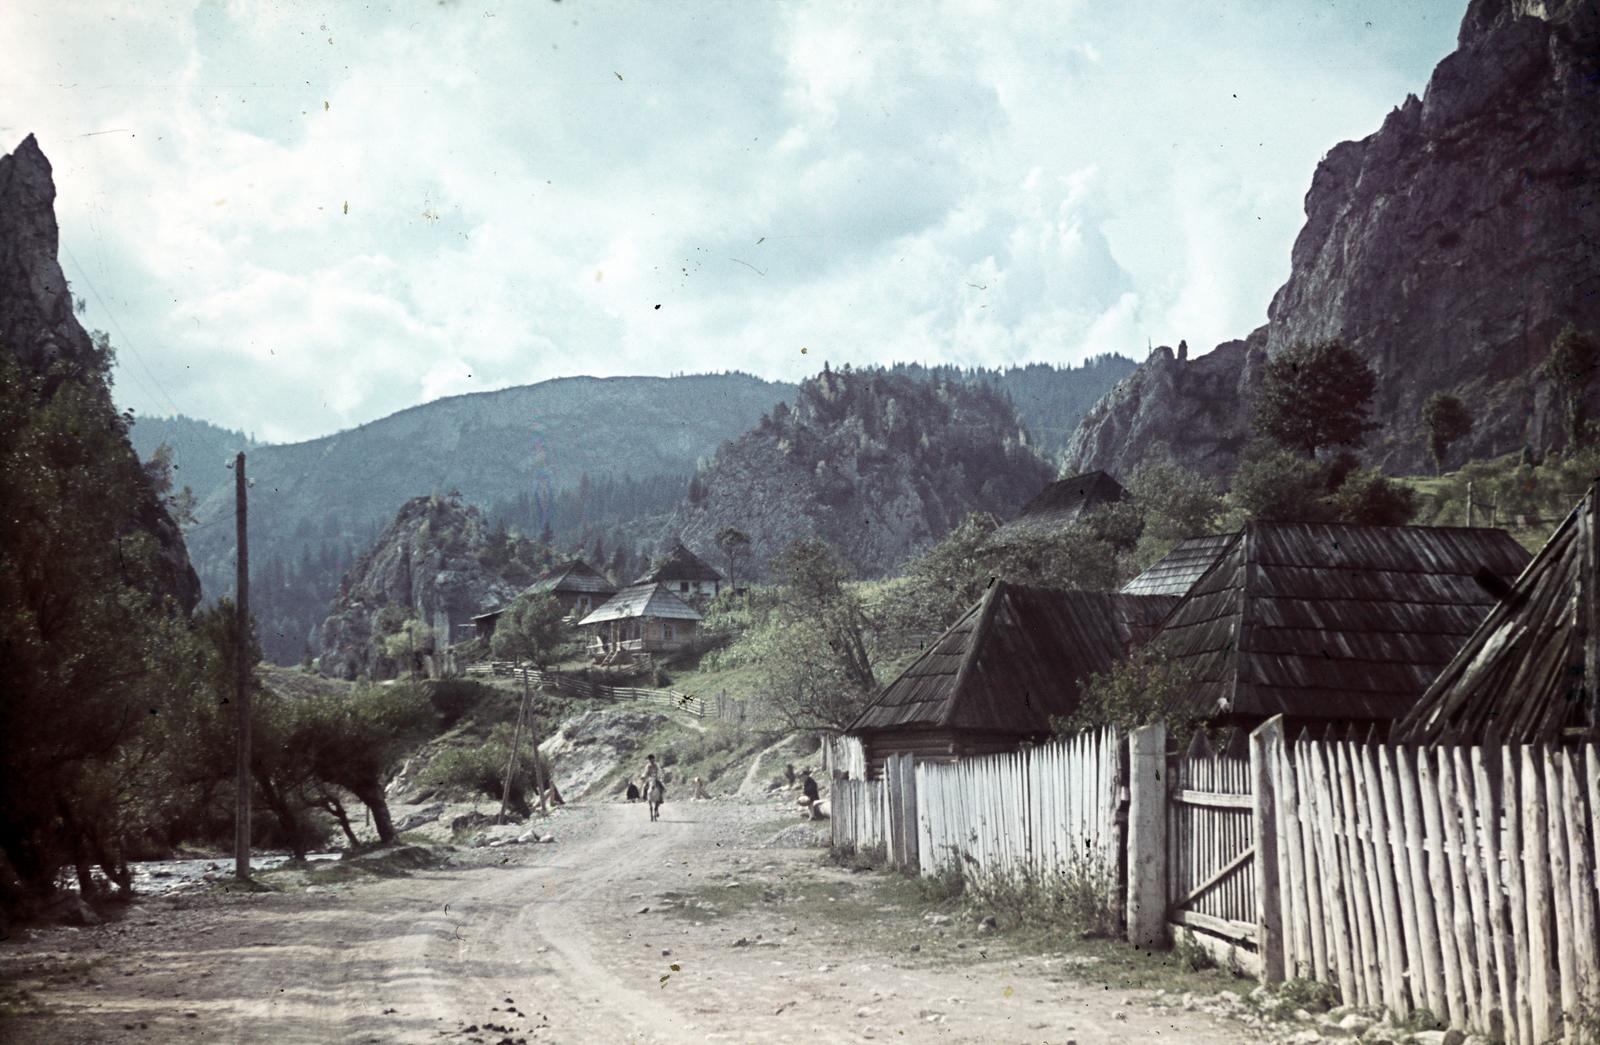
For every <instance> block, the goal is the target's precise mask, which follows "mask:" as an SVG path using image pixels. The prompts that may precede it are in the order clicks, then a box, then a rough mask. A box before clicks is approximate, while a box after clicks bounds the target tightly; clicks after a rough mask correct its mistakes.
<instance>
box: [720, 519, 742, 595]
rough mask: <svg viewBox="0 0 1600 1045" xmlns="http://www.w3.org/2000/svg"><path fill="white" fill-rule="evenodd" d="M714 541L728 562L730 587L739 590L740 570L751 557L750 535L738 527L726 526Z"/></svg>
mask: <svg viewBox="0 0 1600 1045" xmlns="http://www.w3.org/2000/svg"><path fill="white" fill-rule="evenodd" d="M713 540H714V541H715V543H716V545H717V547H718V548H720V549H721V550H722V554H723V556H724V557H725V558H726V559H727V562H728V587H730V588H737V587H738V586H739V585H738V580H737V578H738V576H739V568H740V567H741V566H742V565H743V564H744V561H745V560H746V559H748V558H749V557H750V535H749V534H748V533H745V532H744V531H743V530H741V529H739V528H738V527H737V526H724V527H723V528H722V529H720V530H718V531H717V535H716V537H714V538H713Z"/></svg>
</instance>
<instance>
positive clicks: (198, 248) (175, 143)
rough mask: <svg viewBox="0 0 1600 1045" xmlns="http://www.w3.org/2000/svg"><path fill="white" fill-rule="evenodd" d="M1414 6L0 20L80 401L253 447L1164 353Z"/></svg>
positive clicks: (5, 88) (1397, 71)
mask: <svg viewBox="0 0 1600 1045" xmlns="http://www.w3.org/2000/svg"><path fill="white" fill-rule="evenodd" d="M1464 7H1465V5H1464V3H1456V2H1447V0H1338V2H1329V0H1250V2H1237V0H1214V2H1211V3H1205V4H1196V3H1193V2H1192V0H1190V2H1179V0H1139V2H1136V3H1132V4H1129V3H1112V2H1108V0H1049V2H1044V3H1030V2H1028V0H995V2H989V0H948V2H945V0H917V2H877V3H843V2H829V3H823V2H806V0H797V2H771V0H736V2H721V0H655V2H648V3H647V2H644V0H629V2H588V0H559V2H557V0H525V2H521V3H516V4H505V3H481V2H468V0H443V2H426V3H424V2H417V3H406V4H399V5H394V6H384V5H377V4H357V3H354V2H348V3H337V4H311V3H294V2H261V0H253V2H248V3H246V2H202V3H161V2H151V0H140V2H137V3H135V2H127V3H102V2H89V0H78V2H73V3H65V4H63V3H60V2H59V0H11V2H10V3H7V4H4V5H0V47H3V53H4V54H5V55H6V64H5V66H4V67H0V151H6V152H9V151H10V150H11V149H12V148H14V147H15V145H16V144H17V143H18V142H20V141H21V140H22V139H23V137H25V136H26V135H27V134H29V133H34V134H36V135H37V137H38V140H39V143H40V145H41V146H42V147H43V149H44V151H45V153H46V155H47V156H49V157H50V159H51V161H52V164H53V165H54V168H55V177H56V184H57V190H58V194H59V196H58V200H57V215H58V218H59V220H60V224H61V231H62V257H61V263H62V267H63V269H64V270H65V271H66V274H67V278H68V280H69V281H70V282H71V284H72V286H73V290H74V293H75V294H76V295H78V296H79V297H81V298H82V299H83V301H84V313H83V319H84V322H85V325H86V326H88V327H89V328H91V329H98V330H104V331H106V332H107V333H109V334H110V336H111V340H112V342H113V343H114V344H115V345H116V346H117V349H118V364H117V370H116V395H117V398H118V400H119V402H120V403H121V404H122V405H123V406H127V407H132V408H133V409H134V410H135V411H136V412H138V413H140V414H143V415H152V416H159V415H167V414H173V413H183V414H187V415H189V416H192V417H199V418H204V419H206V420H209V421H212V422H215V423H217V424H221V425H224V426H226V427H230V428H237V429H242V430H244V431H247V432H249V433H251V434H253V435H254V436H256V437H257V438H259V439H264V440H268V441H274V442H281V441H292V440H299V439H306V438H311V437H315V436H319V435H324V434H327V433H330V432H333V431H337V430H340V429H344V428H348V427H351V426H353V425H357V424H361V423H364V422H367V421H371V420H375V419H377V418H379V417H382V416H385V415H387V414H389V413H392V412H394V411H396V410H399V409H403V408H405V407H408V406H412V405H415V404H417V403H420V402H425V401H428V400H432V399H436V398H439V397H441V396H447V395H454V394H458V393H463V392H474V391H485V390H489V389H495V388H504V387H507V386H511V385H518V384H526V383H530V382H534V381H541V380H545V379H548V378H554V377H562V376H569V375H576V374H592V375H597V376H613V375H622V374H663V375H664V374H672V373H695V372H706V371H724V370H743V371H747V372H752V373H756V374H760V375H762V376H765V377H769V378H774V379H780V380H788V381H794V380H798V379H800V378H802V377H804V376H806V375H808V374H810V373H814V372H815V371H817V370H819V369H820V368H821V365H822V362H823V361H824V360H827V361H829V362H831V363H832V364H833V365H835V366H838V365H840V364H843V363H851V364H854V365H857V366H860V365H866V364H873V363H889V362H894V361H912V360H915V361H921V362H928V363H935V362H942V363H955V364H960V365H963V366H988V367H996V366H1011V365H1020V364H1025V363H1031V362H1049V363H1057V364H1067V363H1076V362H1078V361H1080V360H1082V359H1084V358H1086V357H1089V356H1093V355H1097V354H1100V353H1104V352H1117V353H1121V354H1123V355H1127V356H1130V357H1132V358H1135V359H1138V358H1142V357H1143V355H1144V354H1145V352H1146V350H1147V346H1148V345H1150V344H1152V343H1153V344H1156V345H1160V344H1172V345H1175V344H1176V343H1177V342H1178V340H1179V339H1180V338H1181V339H1186V340H1187V341H1188V342H1189V345H1190V348H1191V352H1193V353H1196V354H1198V353H1201V352H1204V351H1206V350H1209V349H1210V348H1211V347H1212V346H1214V345H1216V344H1218V343H1220V342H1222V341H1225V340H1229V339H1231V338H1236V337H1243V336H1244V335H1246V334H1248V333H1249V332H1250V331H1251V330H1253V329H1254V328H1255V327H1257V326H1259V325H1260V324H1261V323H1263V322H1264V321H1265V319H1266V309H1267V304H1268V302H1269V301H1270V300H1271V297H1272V293H1273V291H1274V290H1276V288H1277V287H1278V286H1279V285H1280V284H1281V283H1282V282H1283V280H1284V279H1285V277H1286V276H1287V274H1288V271H1289V252H1290V247H1291V246H1292V244H1293V242H1294V237H1295V235H1296V233H1297V232H1298V231H1299V228H1300V226H1301V224H1302V221H1303V217H1304V211H1303V201H1304V196H1305V192H1306V189H1307V188H1308V187H1309V185H1310V182H1311V175H1312V172H1313V171H1314V169H1315V167H1316V164H1317V162H1318V160H1319V159H1320V158H1321V157H1322V156H1323V154H1325V153H1326V152H1327V150H1328V149H1329V148H1331V147H1332V146H1333V145H1334V144H1336V143H1337V142H1339V141H1342V140H1345V139H1350V138H1360V137H1364V136H1365V135H1367V134H1369V133H1371V132H1373V131H1375V130H1376V129H1377V128H1378V125H1379V124H1380V123H1381V121H1382V119H1383V117H1384V116H1385V115H1386V114H1387V113H1388V112H1389V111H1390V110H1391V109H1392V108H1394V107H1395V106H1396V105H1398V104H1400V103H1401V102H1402V101H1403V100H1404V98H1405V96H1406V94H1407V93H1408V92H1409V93H1415V94H1419V95H1420V94H1421V93H1422V91H1423V90H1424V88H1425V87H1426V84H1427V80H1428V76H1429V74H1430V72H1431V71H1432V68H1433V66H1434V65H1435V64H1436V63H1437V62H1438V60H1439V59H1440V58H1442V57H1444V55H1446V54H1447V53H1449V52H1450V51H1451V50H1452V49H1453V47H1454V40H1455V32H1456V28H1457V26H1458V24H1459V21H1460V18H1461V14H1462V12H1463V10H1464Z"/></svg>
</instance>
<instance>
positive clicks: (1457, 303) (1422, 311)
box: [1069, 0, 1600, 472]
mask: <svg viewBox="0 0 1600 1045" xmlns="http://www.w3.org/2000/svg"><path fill="white" fill-rule="evenodd" d="M1597 41H1600V12H1597V9H1595V8H1594V7H1593V5H1592V4H1586V3H1583V2H1580V0H1564V2H1563V0H1552V2H1537V0H1473V3H1472V4H1471V5H1470V6H1469V8H1468V10H1467V14H1466V17H1465V18H1464V19H1463V22H1462V26H1461V32H1460V37H1459V46H1458V48H1457V50H1456V51H1455V52H1454V53H1453V54H1451V55H1450V56H1449V57H1447V58H1445V59H1444V60H1443V61H1442V62H1440V63H1439V65H1438V67H1437V68H1436V69H1435V70H1434V73H1433V76H1432V79H1431V80H1430V82H1429V84H1428V88H1427V91H1426V93H1425V94H1424V96H1423V98H1422V99H1420V100H1419V99H1417V98H1415V97H1408V98H1407V99H1406V100H1405V101H1404V103H1403V104H1402V105H1400V106H1399V107H1398V108H1396V109H1395V110H1394V111H1393V112H1391V113H1390V114H1389V116H1388V118H1387V119H1386V120H1385V121H1384V122H1383V125H1382V127H1380V128H1379V129H1378V131H1376V132H1375V133H1374V134H1372V135H1369V136H1368V137H1366V138H1364V139H1362V140H1361V141H1357V142H1344V143H1341V144H1339V145H1337V146H1335V147H1334V148H1333V149H1332V150H1330V151H1329V153H1328V154H1327V156H1326V157H1324V159H1323V160H1322V162H1321V163H1320V164H1319V165H1318V167H1317V170H1316V173H1315V175H1314V176H1313V178H1312V182H1311V188H1310V191H1309V192H1308V193H1307V194H1306V224H1305V226H1304V227H1303V228H1302V230H1301V232H1300V234H1299V237H1298V238H1297V239H1296V241H1295V244H1294V249H1293V255H1292V266H1291V271H1290V276H1289V280H1288V282H1287V283H1285V284H1284V285H1283V287H1282V288H1281V289H1280V290H1279V291H1278V292H1277V294H1276V295H1275V296H1274V298H1273V300H1272V303H1271V307H1270V308H1269V310H1268V322H1267V326H1266V328H1265V331H1264V338H1263V339H1262V343H1263V346H1264V349H1265V351H1266V352H1267V353H1269V354H1270V353H1276V352H1279V351H1282V350H1283V349H1284V348H1286V347H1288V346H1289V345H1292V344H1294V343H1296V342H1298V341H1305V340H1319V339H1324V338H1340V339H1342V340H1343V341H1344V342H1345V343H1346V344H1347V345H1349V346H1351V347H1352V348H1354V349H1355V350H1356V351H1357V352H1359V353H1361V354H1362V355H1363V356H1365V357H1366V358H1367V360H1368V361H1369V362H1371V364H1372V366H1373V368H1374V369H1375V370H1376V371H1377V374H1378V387H1379V392H1378V396H1377V399H1376V401H1375V403H1374V410H1373V415H1374V418H1375V420H1377V421H1378V422H1379V423H1380V424H1381V426H1382V427H1381V429H1380V430H1379V431H1378V432H1376V433H1374V435H1373V436H1372V437H1371V438H1370V439H1369V441H1368V453H1369V456H1370V457H1371V458H1372V459H1373V461H1374V462H1375V463H1377V464H1380V465H1382V466H1383V467H1385V468H1386V469H1388V470H1390V471H1412V470H1419V469H1421V468H1423V467H1424V466H1425V464H1426V461H1427V456H1426V446H1425V439H1424V435H1423V432H1422V431H1421V426H1420V423H1419V421H1418V413H1419V410H1420V408H1421V405H1422V402H1423V400H1425V399H1426V398H1427V396H1428V395H1430V394H1431V393H1433V392H1436V391H1450V392H1453V393H1455V394H1456V395H1458V396H1460V397H1461V398H1462V399H1463V401H1465V402H1466V403H1467V404H1468V405H1469V407H1470V408H1471V409H1472V410H1473V411H1474V413H1475V414H1476V416H1477V425H1476V427H1475V429H1474V431H1473V433H1472V435H1471V437H1470V438H1469V439H1468V440H1466V441H1464V442H1463V443H1462V444H1460V447H1459V448H1458V450H1457V451H1456V452H1457V453H1466V454H1470V455H1472V456H1489V455H1494V454H1500V453H1506V452H1508V451H1511V450H1515V449H1517V448H1518V447H1520V446H1522V445H1523V444H1525V443H1531V444H1533V445H1535V446H1546V445H1552V444H1559V443H1560V441H1561V436H1560V433H1559V430H1558V429H1559V421H1558V418H1557V417H1556V416H1555V412H1554V411H1553V410H1552V409H1551V405H1550V393H1549V390H1548V387H1547V386H1546V384H1545V383H1544V382H1543V381H1542V380H1541V378H1540V376H1539V373H1538V367H1539V364H1540V363H1541V362H1542V361H1543V359H1544V357H1545V355H1546V353H1547V352H1548V350H1549V347H1550V342H1551V341H1552V340H1553V338H1554V337H1555V335H1556V333H1557V332H1558V331H1559V330H1560V329H1561V327H1562V326H1563V325H1564V324H1566V323H1568V322H1571V323H1576V324H1577V325H1578V326H1579V327H1580V328H1587V329H1600V150H1597V149H1596V148H1595V145H1596V143H1597V142H1600V96H1597V94H1596V90H1595V86H1594V75H1595V71H1596V69H1597V68H1600V58H1597V49H1600V43H1597ZM1259 333H1261V332H1258V334H1259ZM1256 338H1257V335H1252V337H1251V340H1252V341H1255V340H1256ZM1231 344H1237V343H1230V345H1231ZM1219 351H1220V350H1219ZM1214 354H1216V353H1213V355H1214ZM1205 358H1209V357H1205ZM1249 359H1250V356H1249V353H1245V354H1244V358H1243V359H1240V358H1238V355H1237V353H1235V354H1234V355H1230V356H1229V357H1228V358H1227V359H1225V360H1222V361H1219V362H1217V363H1215V364H1212V367H1211V378H1212V379H1213V380H1216V381H1219V382H1222V383H1226V377H1225V373H1234V374H1236V376H1237V379H1238V380H1239V381H1241V382H1244V383H1245V384H1248V381H1249V380H1250V375H1251V372H1252V370H1253V369H1258V368H1255V367H1252V365H1251V364H1250V362H1249ZM1204 361H1205V359H1199V360H1194V361H1193V362H1191V363H1190V364H1189V366H1190V368H1193V367H1195V366H1197V365H1198V364H1200V363H1202V362H1204ZM1173 367H1174V361H1172V360H1169V359H1167V358H1166V357H1164V356H1161V357H1157V358H1153V359H1151V360H1149V361H1147V362H1146V363H1145V364H1143V365H1141V367H1140V368H1139V371H1138V372H1136V373H1135V374H1134V375H1133V376H1132V377H1130V378H1128V379H1127V380H1126V381H1124V383H1123V385H1122V386H1120V387H1119V388H1118V389H1117V391H1115V392H1113V393H1112V395H1111V396H1109V397H1108V398H1107V400H1106V401H1105V402H1103V403H1102V404H1101V406H1100V407H1098V408H1097V409H1096V411H1094V412H1093V413H1092V414H1091V415H1090V416H1089V417H1088V418H1086V419H1085V421H1084V422H1083V423H1082V424H1081V425H1080V426H1079V430H1078V432H1077V433H1075V435H1074V437H1073V440H1072V443H1071V444H1070V447H1069V465H1070V466H1072V467H1075V468H1077V469H1079V470H1083V469H1090V468H1105V469H1107V470H1111V471H1113V472H1116V471H1117V470H1118V468H1119V467H1121V468H1122V469H1123V470H1126V467H1127V466H1128V465H1129V463H1131V462H1135V461H1137V460H1139V459H1140V458H1142V457H1143V456H1144V455H1145V454H1146V453H1147V452H1149V451H1150V450H1151V449H1152V448H1153V447H1154V446H1155V445H1156V444H1157V443H1158V442H1160V441H1162V440H1166V441H1168V442H1169V443H1170V440H1171V437H1172V436H1174V435H1181V437H1182V438H1181V441H1180V445H1173V449H1175V450H1178V451H1179V452H1180V454H1181V456H1183V457H1184V459H1188V460H1195V461H1199V462H1209V470H1211V471H1213V472H1221V471H1226V469H1227V467H1228V464H1229V459H1230V457H1231V455H1232V454H1233V452H1234V450H1235V448H1236V447H1237V446H1238V445H1239V436H1240V434H1241V431H1242V429H1243V427H1244V426H1245V425H1246V424H1247V423H1248V422H1247V418H1246V417H1245V416H1244V415H1247V414H1248V410H1249V404H1248V399H1247V398H1244V397H1242V396H1241V398H1240V399H1239V400H1237V401H1236V402H1235V403H1233V404H1232V405H1231V407H1228V408H1227V409H1228V410H1230V411H1231V412H1232V413H1233V414H1234V415H1236V416H1235V419H1234V423H1233V424H1231V425H1223V426H1220V427H1217V426H1211V425H1206V424H1202V425H1201V426H1200V428H1199V429H1198V430H1196V429H1191V428H1189V427H1186V426H1185V424H1184V422H1183V420H1182V419H1184V418H1191V417H1195V416H1204V415H1205V414H1206V406H1205V405H1204V404H1203V403H1201V402H1195V401H1193V400H1194V399H1195V398H1196V397H1195V395H1194V394H1191V391H1190V389H1189V387H1188V385H1187V384H1186V383H1185V382H1184V381H1183V380H1181V379H1178V378H1176V377H1174V375H1176V374H1184V373H1187V371H1184V370H1182V369H1181V368H1180V369H1179V370H1174V369H1173ZM1135 386H1139V387H1141V388H1143V389H1144V391H1143V392H1137V391H1135V390H1134V387H1135ZM1210 388H1211V385H1210V384H1209V383H1206V384H1205V385H1204V389H1205V390H1204V391H1201V392H1199V393H1198V395H1199V397H1200V398H1201V399H1202V400H1203V399H1204V397H1206V396H1208V395H1210V391H1209V390H1210ZM1245 391H1247V389H1245V388H1243V387H1241V388H1240V392H1241V393H1243V392H1245ZM1162 413H1171V414H1173V415H1174V416H1175V418H1176V420H1172V421H1170V422H1169V421H1161V420H1159V419H1157V418H1156V415H1158V414H1162ZM1119 433H1120V434H1121V437H1120V438H1119ZM1124 440H1129V442H1125V441H1124Z"/></svg>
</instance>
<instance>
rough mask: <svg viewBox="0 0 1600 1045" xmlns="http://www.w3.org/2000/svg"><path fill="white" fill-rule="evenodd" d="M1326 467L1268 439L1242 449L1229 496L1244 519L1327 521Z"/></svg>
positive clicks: (1329, 515) (1328, 517) (1328, 509)
mask: <svg viewBox="0 0 1600 1045" xmlns="http://www.w3.org/2000/svg"><path fill="white" fill-rule="evenodd" d="M1327 493H1328V476H1327V467H1326V466H1325V465H1322V464H1320V463H1318V462H1317V461H1314V460H1310V459H1308V458H1306V457H1303V456H1301V455H1299V454H1296V453H1294V452H1293V451H1291V450H1287V449H1284V448H1283V447H1280V446H1274V445H1272V444H1271V443H1266V442H1259V441H1258V442H1255V443H1252V444H1251V445H1250V446H1249V447H1247V448H1246V449H1245V452H1244V455H1243V456H1242V457H1241V458H1240V461H1239V470H1238V471H1237V472H1236V473H1235V474H1234V477H1233V489H1232V490H1231V491H1230V493H1229V496H1230V498H1231V499H1232V501H1233V503H1234V504H1235V505H1236V506H1237V507H1238V508H1239V509H1240V511H1242V512H1243V513H1244V515H1245V517H1246V518H1247V519H1254V520H1259V521H1262V522H1328V521H1331V516H1332V511H1331V509H1330V508H1329V506H1328V505H1327V503H1326V502H1325V501H1324V500H1323V498H1324V497H1326V496H1327Z"/></svg>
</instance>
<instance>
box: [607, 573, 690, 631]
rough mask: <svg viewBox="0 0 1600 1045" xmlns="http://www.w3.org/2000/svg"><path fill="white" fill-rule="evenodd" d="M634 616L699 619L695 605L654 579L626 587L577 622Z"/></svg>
mask: <svg viewBox="0 0 1600 1045" xmlns="http://www.w3.org/2000/svg"><path fill="white" fill-rule="evenodd" d="M635 617H657V618H660V619H662V620H700V619H701V618H700V614H699V613H697V612H696V611H695V608H694V607H693V606H690V605H689V604H688V603H686V602H684V601H683V600H682V599H680V598H678V597H677V596H676V595H674V594H672V592H671V591H670V590H669V589H668V588H667V587H666V586H665V585H662V584H657V583H655V582H653V581H651V582H647V583H645V584H634V585H631V586H629V587H627V588H623V589H622V590H621V591H619V592H617V593H616V594H615V595H613V596H611V598H610V600H609V601H607V602H606V604H605V605H604V606H601V607H600V608H599V609H597V610H595V611H594V612H593V613H591V614H589V615H588V616H587V617H585V618H583V619H582V620H580V621H579V622H578V626H579V627H582V626H584V625H586V624H604V623H605V622H606V621H609V620H628V619H632V618H635Z"/></svg>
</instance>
